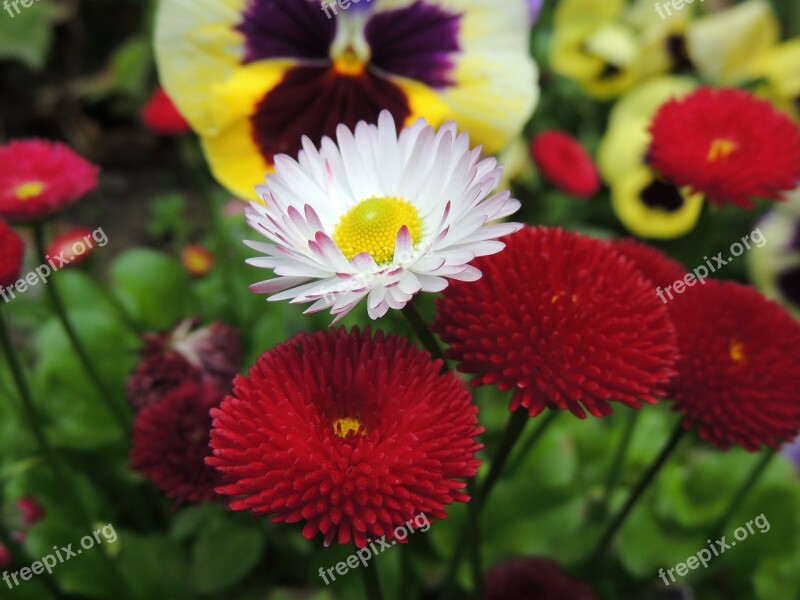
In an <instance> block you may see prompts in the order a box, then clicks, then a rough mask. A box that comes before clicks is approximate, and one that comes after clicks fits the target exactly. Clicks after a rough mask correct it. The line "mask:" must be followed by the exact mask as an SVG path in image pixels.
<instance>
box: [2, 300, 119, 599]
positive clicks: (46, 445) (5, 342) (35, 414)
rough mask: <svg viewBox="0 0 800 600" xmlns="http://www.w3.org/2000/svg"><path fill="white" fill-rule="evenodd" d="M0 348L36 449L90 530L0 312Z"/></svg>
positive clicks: (78, 497)
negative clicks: (44, 424) (37, 446)
mask: <svg viewBox="0 0 800 600" xmlns="http://www.w3.org/2000/svg"><path fill="white" fill-rule="evenodd" d="M0 347H2V349H3V354H5V355H6V358H7V360H8V364H9V365H10V367H11V373H12V376H13V378H14V382H15V384H16V386H17V390H18V391H19V395H20V398H21V400H22V408H23V411H24V413H25V418H26V420H27V423H28V426H29V427H30V429H31V431H32V432H33V436H34V438H35V439H36V442H37V444H38V445H39V449H40V450H41V452H42V455H43V456H44V459H45V462H47V464H48V465H49V466H50V468H51V469H52V470H53V474H54V475H55V478H56V481H57V483H58V486H59V489H60V490H61V491H62V493H63V495H64V498H65V499H67V502H69V503H70V504H71V505H72V509H73V510H74V511H75V513H76V514H77V515H78V519H79V520H80V523H81V526H82V527H85V528H86V531H92V529H94V528H93V526H92V519H91V517H90V516H89V513H88V512H87V511H86V509H85V508H84V506H83V503H82V502H81V498H80V496H79V495H78V492H77V490H76V488H75V486H73V485H72V480H71V479H70V478H69V477H68V475H67V473H66V471H65V470H64V467H63V465H62V464H61V460H60V459H59V458H58V455H57V454H56V452H55V450H54V449H53V447H52V446H51V445H50V440H48V438H47V435H46V434H45V431H44V427H43V426H42V420H41V417H40V415H39V411H38V410H37V408H36V404H35V403H34V401H33V395H32V394H31V389H30V386H29V385H28V380H27V379H26V378H25V374H24V372H23V370H22V365H21V363H20V361H19V358H18V357H17V353H16V351H15V350H14V346H13V345H12V344H11V338H10V336H9V334H8V328H7V327H6V323H5V320H4V319H3V315H2V314H0ZM101 555H102V557H103V560H104V561H105V562H106V563H107V564H108V565H109V566H111V564H112V563H111V559H110V558H108V556H107V555H106V554H105V552H102V553H101ZM116 587H118V588H120V589H121V587H122V586H121V585H119V584H118V585H117V586H116ZM120 593H121V594H122V595H120V596H119V597H120V598H127V597H128V594H127V593H123V591H120Z"/></svg>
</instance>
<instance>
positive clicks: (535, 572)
mask: <svg viewBox="0 0 800 600" xmlns="http://www.w3.org/2000/svg"><path fill="white" fill-rule="evenodd" d="M483 587H484V592H485V593H484V597H485V599H486V600H531V598H535V599H536V600H597V595H596V594H595V593H594V591H593V590H592V588H590V587H589V586H588V585H586V584H585V583H582V582H580V581H577V580H575V579H572V578H571V577H570V576H569V575H567V574H566V573H564V571H563V570H562V569H561V567H560V566H559V564H558V563H557V562H556V561H554V560H552V559H550V558H543V557H540V556H528V557H520V558H512V559H510V560H506V561H504V562H501V563H500V564H497V565H495V566H493V567H492V568H491V569H489V570H488V571H487V572H486V576H485V577H484V584H483Z"/></svg>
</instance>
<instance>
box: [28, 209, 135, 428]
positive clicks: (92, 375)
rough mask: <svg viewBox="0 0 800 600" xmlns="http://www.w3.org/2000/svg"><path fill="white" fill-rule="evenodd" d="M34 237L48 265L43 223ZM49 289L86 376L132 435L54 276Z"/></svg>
mask: <svg viewBox="0 0 800 600" xmlns="http://www.w3.org/2000/svg"><path fill="white" fill-rule="evenodd" d="M33 230H34V237H35V238H36V249H37V251H38V252H39V257H40V259H41V261H42V264H45V263H47V253H46V252H45V243H44V228H43V226H42V224H41V223H37V224H36V225H34V229H33ZM45 287H46V288H47V293H48V296H49V297H50V301H51V302H52V304H53V308H54V309H55V311H56V315H57V316H58V319H59V320H60V321H61V325H62V327H63V328H64V331H65V332H66V334H67V337H68V338H69V341H70V343H71V344H72V347H73V349H74V350H75V354H76V355H77V356H78V359H79V360H80V362H81V364H82V365H83V368H84V370H85V371H86V374H87V375H88V376H89V379H90V381H91V382H92V384H93V385H94V387H95V388H97V391H98V392H99V393H100V398H101V400H102V402H103V403H104V404H105V405H106V407H107V408H108V410H109V411H110V412H111V414H112V415H113V416H114V418H115V419H116V420H117V423H118V424H119V426H120V427H121V428H122V430H123V431H124V432H125V434H126V435H130V433H131V425H130V420H129V416H128V415H126V414H125V412H124V411H123V410H122V408H120V406H119V405H118V404H117V403H116V402H115V401H114V396H113V394H111V393H110V391H109V389H108V388H107V387H106V385H105V383H103V380H102V378H101V377H100V375H99V373H98V372H97V370H96V369H95V367H94V363H93V362H92V359H91V358H90V357H89V354H88V353H87V352H86V348H85V347H84V345H83V342H81V340H80V338H79V337H78V333H77V331H75V327H74V326H73V325H72V322H71V321H70V320H69V316H68V315H67V311H66V309H65V307H64V302H63V300H62V299H61V295H60V294H59V293H58V288H57V286H56V281H55V276H53V277H52V278H51V279H50V281H49V282H48V283H47V284H46V285H45Z"/></svg>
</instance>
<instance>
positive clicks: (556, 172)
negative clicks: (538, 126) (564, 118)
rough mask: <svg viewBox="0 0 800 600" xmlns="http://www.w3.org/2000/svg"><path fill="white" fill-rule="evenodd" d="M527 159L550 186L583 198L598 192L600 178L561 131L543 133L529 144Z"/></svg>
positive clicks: (586, 155)
mask: <svg viewBox="0 0 800 600" xmlns="http://www.w3.org/2000/svg"><path fill="white" fill-rule="evenodd" d="M531 157H532V158H533V160H534V162H535V163H536V166H537V167H539V170H540V171H541V172H542V175H544V177H545V179H547V180H548V181H549V182H550V183H552V184H553V185H556V186H557V187H559V188H561V189H562V190H564V191H565V192H567V193H568V194H572V195H573V196H578V197H580V198H586V197H589V196H593V195H594V194H596V193H597V192H598V191H599V190H600V174H599V173H598V171H597V166H596V165H595V164H594V160H593V159H592V157H591V155H590V154H589V153H588V152H587V151H586V149H585V148H584V147H583V146H582V145H581V143H580V142H579V141H578V140H576V139H575V138H574V137H572V136H571V135H568V134H566V133H563V132H561V131H545V132H544V133H540V134H539V135H537V136H536V137H535V138H534V139H533V141H532V142H531Z"/></svg>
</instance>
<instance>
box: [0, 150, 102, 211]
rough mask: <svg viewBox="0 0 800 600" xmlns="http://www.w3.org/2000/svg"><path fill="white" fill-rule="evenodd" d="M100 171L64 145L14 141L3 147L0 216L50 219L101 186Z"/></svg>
mask: <svg viewBox="0 0 800 600" xmlns="http://www.w3.org/2000/svg"><path fill="white" fill-rule="evenodd" d="M98 172H99V169H98V168H97V167H95V166H94V165H93V164H91V163H89V162H87V161H86V160H84V159H83V158H81V157H80V156H78V155H77V154H75V153H74V152H73V151H72V150H71V149H70V148H68V147H67V146H65V145H64V144H60V143H58V142H49V141H45V140H37V139H32V140H17V141H13V142H11V143H9V144H7V145H5V146H3V147H0V217H3V218H5V219H8V220H11V221H37V220H39V219H43V218H45V217H49V216H50V215H52V214H53V213H56V212H58V211H59V210H61V209H63V208H65V207H66V206H68V205H70V204H72V203H74V202H76V201H77V200H79V199H80V198H82V197H83V196H84V195H85V194H87V193H88V192H89V191H91V190H93V189H94V188H95V187H97V174H98Z"/></svg>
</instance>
